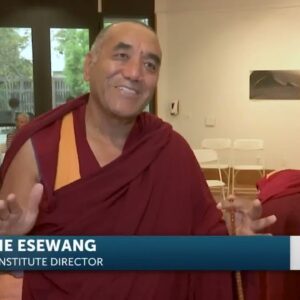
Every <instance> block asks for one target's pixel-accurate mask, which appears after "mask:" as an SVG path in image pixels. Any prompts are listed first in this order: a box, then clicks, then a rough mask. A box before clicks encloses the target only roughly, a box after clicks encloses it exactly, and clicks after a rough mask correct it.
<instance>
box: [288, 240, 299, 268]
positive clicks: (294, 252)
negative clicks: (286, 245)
mask: <svg viewBox="0 0 300 300" xmlns="http://www.w3.org/2000/svg"><path fill="white" fill-rule="evenodd" d="M290 270H300V236H291V237H290Z"/></svg>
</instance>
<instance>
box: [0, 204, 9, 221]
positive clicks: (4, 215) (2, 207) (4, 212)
mask: <svg viewBox="0 0 300 300" xmlns="http://www.w3.org/2000/svg"><path fill="white" fill-rule="evenodd" d="M8 217H9V210H8V207H7V203H6V201H4V200H0V220H3V221H5V220H7V219H8Z"/></svg>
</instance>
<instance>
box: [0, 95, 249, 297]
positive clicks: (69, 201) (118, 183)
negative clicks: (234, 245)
mask: <svg viewBox="0 0 300 300" xmlns="http://www.w3.org/2000/svg"><path fill="white" fill-rule="evenodd" d="M87 99H88V97H87V96H84V97H81V98H79V99H78V100H75V101H72V102H69V103H67V104H65V105H63V106H61V107H58V108H57V109H55V110H54V111H51V112H49V113H47V114H45V115H43V116H41V117H39V118H38V119H36V120H34V121H32V123H30V124H29V125H28V126H27V127H26V128H25V129H24V130H23V131H21V132H20V133H19V134H18V136H16V138H15V139H14V141H13V143H12V146H11V148H10V150H9V152H8V153H7V155H6V157H5V161H4V164H3V166H2V169H1V177H2V179H3V176H5V172H6V171H7V168H8V166H9V164H10V162H11V160H12V158H13V157H14V155H15V154H16V153H17V151H18V149H19V148H20V146H21V145H22V144H23V143H24V142H25V141H26V140H27V139H28V138H31V139H32V141H33V146H34V151H35V154H36V159H37V163H38V168H39V170H40V174H41V181H42V183H43V185H44V187H45V192H44V195H43V199H42V203H41V205H40V212H39V216H38V220H37V223H36V225H35V227H34V228H33V230H32V232H31V233H30V234H37V235H220V234H226V229H225V226H224V223H223V222H222V221H221V215H220V213H219V212H218V211H217V209H216V207H215V202H214V200H213V198H212V196H211V193H210V192H209V189H208V187H207V185H206V181H205V179H204V177H203V174H202V172H201V170H200V168H199V165H198V163H197V161H196V159H195V157H194V155H193V153H192V151H191V149H190V147H189V146H188V145H187V143H186V142H185V141H184V139H183V138H182V137H181V136H180V135H179V134H177V133H176V132H174V131H173V130H172V128H171V126H170V125H168V124H167V123H164V122H163V121H161V120H160V119H158V118H156V117H154V116H152V115H150V114H148V113H143V114H141V115H140V116H139V117H138V119H137V121H136V124H135V125H134V127H133V129H132V131H131V133H130V134H129V137H128V139H127V141H126V143H125V146H124V149H123V152H122V155H121V156H120V157H119V158H117V159H116V160H114V161H113V162H111V163H110V164H108V165H106V166H104V167H103V168H101V167H100V166H99V165H98V164H97V161H96V159H95V157H94V155H93V153H92V151H91V149H90V148H89V146H88V143H87V140H86V135H85V128H84V127H85V125H84V111H85V104H86V102H87ZM69 111H73V116H74V123H75V126H74V128H75V133H76V144H77V148H78V151H79V164H80V174H81V177H82V178H81V179H79V180H77V181H75V182H73V183H71V184H68V185H66V186H64V187H62V188H60V189H58V190H56V191H54V188H53V187H54V180H55V174H56V165H57V151H58V141H59V132H60V131H59V130H60V124H61V119H62V116H64V115H65V114H66V113H67V112H69ZM220 255H221V252H220ZM232 294H233V292H232V276H231V273H230V272H115V271H99V272H90V271H84V272H75V271H74V272H25V276H24V284H23V299H25V300H29V299H43V300H46V299H55V300H60V299H72V300H76V299H78V300H79V299H80V300H83V299H88V300H93V299H95V300H96V299H97V300H99V299H103V300H113V299H116V300H122V299H128V300H140V299H145V300H146V299H149V300H150V299H159V300H160V299H161V300H185V299H187V300H191V299H205V300H210V299H211V300H212V299H213V300H217V299H218V300H219V299H222V300H226V299H232V297H233V296H232ZM249 299H250V298H249Z"/></svg>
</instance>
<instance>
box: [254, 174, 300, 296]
mask: <svg viewBox="0 0 300 300" xmlns="http://www.w3.org/2000/svg"><path fill="white" fill-rule="evenodd" d="M257 188H258V190H259V194H258V198H259V199H260V200H261V202H262V206H263V211H264V212H263V213H264V215H268V214H276V217H277V218H278V221H277V222H276V223H275V224H273V225H272V226H270V227H269V228H268V232H269V233H272V234H273V235H288V236H289V235H291V236H292V235H300V218H299V215H300V170H292V169H286V170H280V171H275V172H273V173H271V174H269V175H267V176H266V177H264V178H262V179H261V180H260V181H259V182H258V183H257ZM260 276H261V281H260V282H261V288H260V289H261V291H262V294H261V297H260V298H259V299H261V300H271V299H277V300H285V299H289V300H298V299H299V297H300V285H299V282H300V272H299V271H286V272H261V273H260Z"/></svg>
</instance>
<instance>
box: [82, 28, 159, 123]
mask: <svg viewBox="0 0 300 300" xmlns="http://www.w3.org/2000/svg"><path fill="white" fill-rule="evenodd" d="M94 52H96V53H93V52H92V53H90V54H89V55H88V56H87V58H86V62H85V79H86V80H87V81H89V83H90V91H91V97H92V99H93V100H95V101H97V103H98V104H99V105H100V107H101V109H102V110H103V111H104V112H106V113H109V114H112V115H113V116H114V117H118V118H129V119H131V118H135V117H136V116H137V115H138V114H139V113H140V112H141V111H142V110H143V109H144V107H145V106H146V105H147V104H148V103H149V101H150V100H151V99H152V96H153V93H154V90H155V87H156V85H157V80H158V74H159V68H160V60H161V50H160V46H159V43H158V40H157V37H156V35H155V34H154V33H153V32H152V31H151V30H149V29H147V28H146V27H144V26H142V25H140V24H135V23H129V22H128V23H120V24H116V25H113V26H112V27H111V28H109V29H108V31H107V33H106V34H105V36H104V38H103V41H102V42H101V45H100V47H99V49H98V51H94ZM95 56H96V57H95Z"/></svg>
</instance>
